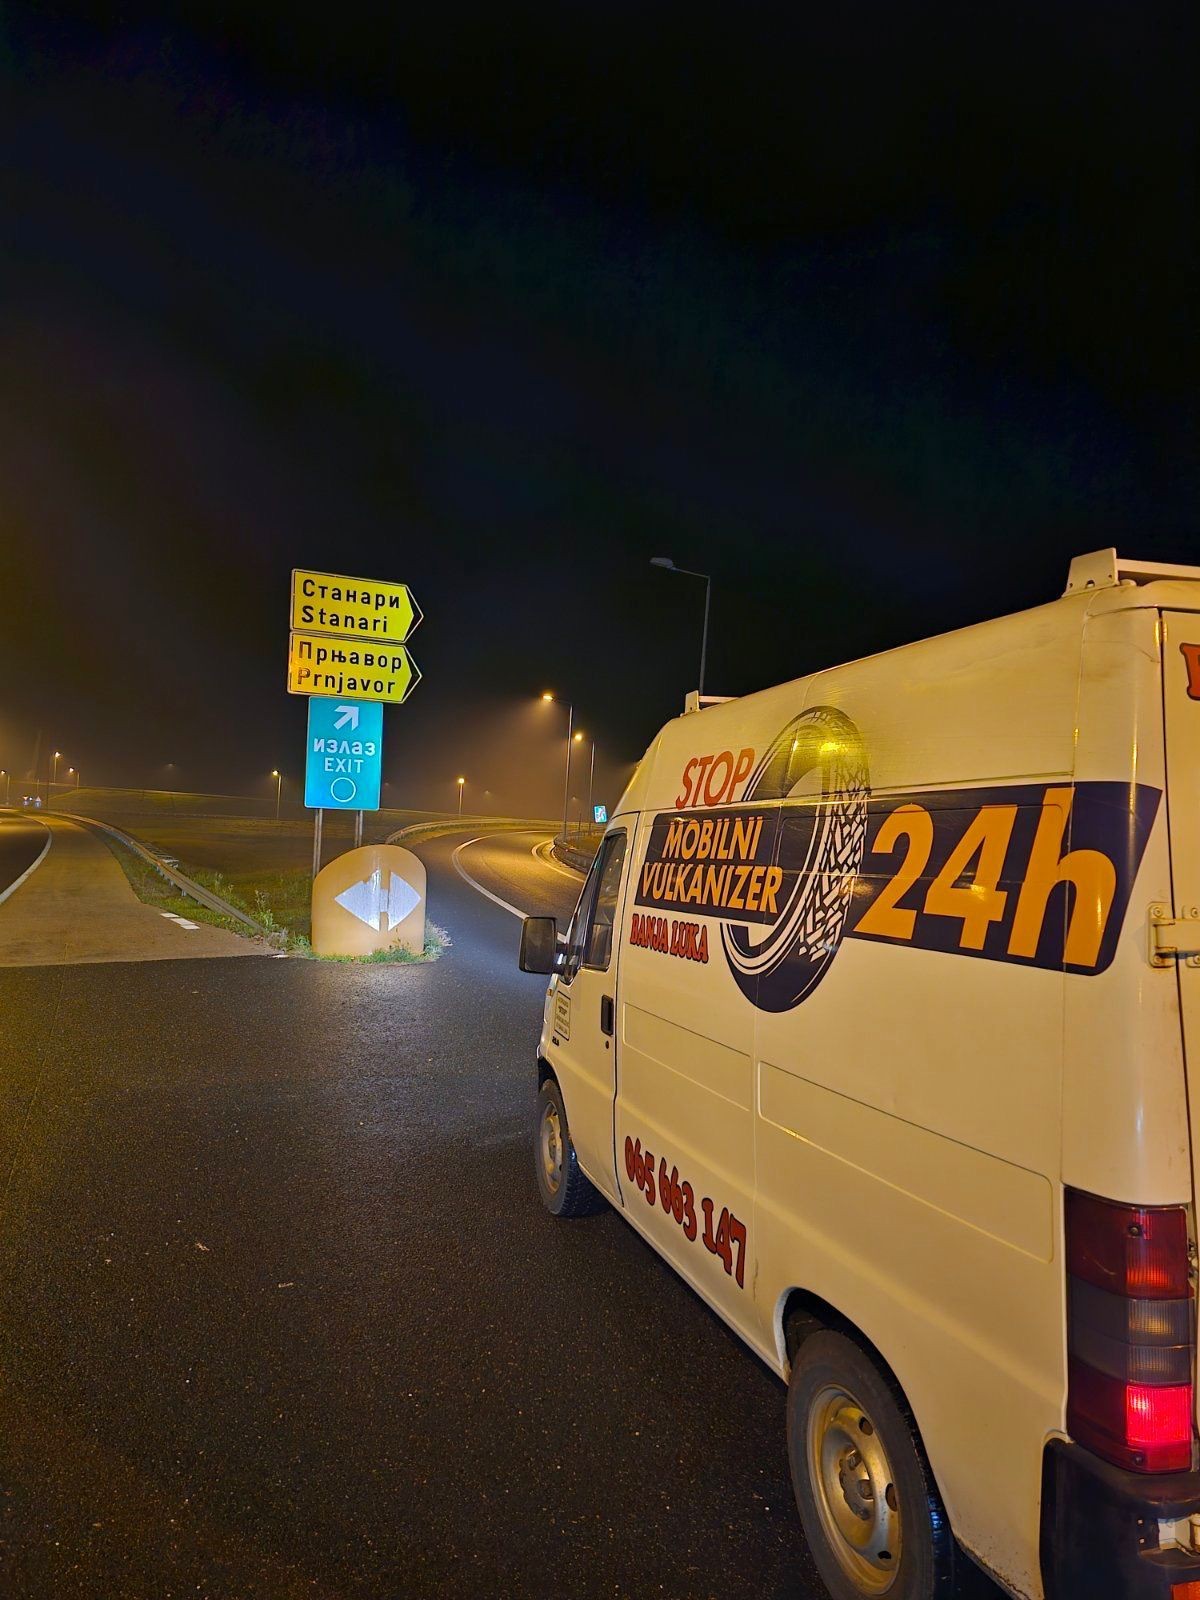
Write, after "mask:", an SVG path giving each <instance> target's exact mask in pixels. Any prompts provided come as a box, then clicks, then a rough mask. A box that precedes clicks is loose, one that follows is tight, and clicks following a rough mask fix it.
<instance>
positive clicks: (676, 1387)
mask: <svg viewBox="0 0 1200 1600" xmlns="http://www.w3.org/2000/svg"><path fill="white" fill-rule="evenodd" d="M460 842H461V839H460V838H454V839H446V840H441V841H438V842H435V843H433V844H430V845H427V846H422V847H421V853H422V855H423V856H424V857H425V860H426V862H427V864H428V866H429V884H430V889H429V894H430V908H431V913H432V915H433V916H434V917H435V918H436V919H437V920H438V921H439V922H442V923H443V924H444V925H445V926H447V927H448V929H449V930H450V933H451V936H452V938H453V941H454V943H453V946H452V948H451V949H450V950H449V951H448V952H447V953H446V954H445V955H444V956H443V957H442V959H441V960H440V961H438V962H436V963H433V964H430V965H427V966H419V967H409V968H404V967H389V966H359V967H353V966H339V965H326V964H322V963H316V962H307V961H251V960H227V959H211V960H200V961H179V962H175V961H158V962H142V963H129V964H110V965H104V966H59V967H54V968H35V967H25V968H9V969H5V970H0V1017H2V1018H3V1019H4V1026H3V1027H2V1028H0V1192H2V1193H3V1196H4V1199H3V1210H2V1214H0V1541H2V1543H0V1593H2V1594H4V1595H9V1594H12V1595H14V1596H20V1597H21V1600H51V1597H53V1600H73V1597H86V1600H97V1597H100V1596H103V1597H104V1600H124V1597H137V1600H171V1597H174V1596H185V1595H186V1596H206V1597H208V1600H251V1597H260V1596H261V1597H269V1600H292V1597H297V1600H298V1597H301V1596H303V1597H305V1600H349V1597H359V1596H368V1597H372V1600H375V1597H378V1600H397V1597H424V1596H437V1597H441V1596H446V1597H450V1596H454V1597H463V1600H467V1597H470V1600H479V1597H482V1596H503V1597H505V1600H522V1597H543V1596H545V1597H549V1596H571V1597H573V1600H576V1597H591V1596H597V1597H599V1596H614V1597H625V1596H631V1597H638V1600H642V1597H645V1596H668V1597H675V1600H706V1597H713V1600H742V1597H745V1600H751V1597H753V1600H793V1597H810V1596H811V1597H815V1596H818V1595H820V1594H822V1592H823V1591H822V1590H821V1589H820V1586H819V1584H818V1583H817V1580H816V1578H815V1575H814V1573H813V1569H812V1566H811V1563H810V1561H809V1559H808V1556H807V1553H806V1551H805V1548H804V1545H803V1542H802V1540H801V1537H800V1533H799V1529H798V1525H797V1521H796V1516H795V1511H794V1506H793V1503H792V1496H791V1489H790V1486H789V1482H788V1474H787V1461H786V1454H785V1449H784V1437H783V1408H784V1394H783V1390H782V1388H781V1386H780V1385H779V1383H778V1381H777V1380H776V1379H775V1378H774V1377H773V1376H772V1375H771V1374H770V1373H769V1372H767V1370H766V1369H765V1368H764V1367H762V1366H761V1365H760V1363H759V1362H758V1361H757V1360H756V1359H755V1358H754V1357H753V1356H752V1355H750V1354H749V1353H748V1352H747V1351H746V1350H745V1349H744V1348H743V1347H742V1346H741V1345H740V1344H739V1343H738V1342H737V1341H736V1340H735V1339H734V1338H733V1336H732V1335H731V1334H729V1333H728V1332H727V1331H726V1330H725V1328H724V1326H723V1325H722V1324H721V1323H720V1322H718V1320H717V1319H716V1318H715V1317H714V1316H712V1315H711V1313H709V1312H708V1311H707V1309H706V1308H705V1307H704V1306H703V1305H702V1304H701V1302H700V1301H699V1300H697V1299H696V1298H695V1296H694V1295H693V1294H692V1293H691V1291H690V1290H688V1289H687V1288H686V1287H685V1286H684V1285H683V1284H682V1283H681V1282H680V1281H679V1280H678V1278H676V1277H675V1276H674V1275H673V1274H672V1273H671V1272H670V1271H669V1269H668V1268H667V1267H666V1266H665V1265H664V1264H663V1263H662V1262H661V1261H660V1260H659V1258H658V1257H657V1256H655V1255H654V1254H653V1253H652V1252H651V1251H650V1250H649V1249H648V1247H646V1246H645V1245H644V1244H643V1243H642V1242H641V1240H640V1239H639V1238H638V1237H637V1235H635V1234H634V1233H633V1231H632V1230H631V1229H630V1228H628V1227H626V1225H625V1224H624V1222H623V1221H622V1220H621V1219H620V1218H619V1217H618V1216H617V1215H616V1214H615V1213H613V1212H607V1213H605V1214H603V1215H601V1216H598V1217H594V1218H590V1219H587V1220H583V1221H579V1222H571V1223H564V1222H556V1221H554V1220H553V1219H551V1218H550V1217H548V1216H547V1215H546V1214H545V1213H544V1212H543V1210H542V1208H541V1206H540V1204H539V1202H538V1199H537V1195H536V1191H535V1187H534V1180H533V1173H532V1156H531V1149H530V1145H531V1137H530V1134H531V1127H530V1122H531V1113H532V1107H533V1097H534V1077H533V1051H534V1046H535V1041H536V1035H537V1029H538V1019H539V1015H540V1009H541V1001H542V995H543V992H544V980H542V979H540V978H536V977H529V976H525V975H522V974H521V973H519V972H518V971H517V970H516V948H517V937H518V927H517V921H516V918H515V917H514V916H512V915H511V914H510V913H509V912H507V911H505V910H503V909H501V908H500V907H499V906H498V905H496V904H494V903H492V902H490V901H488V900H486V899H484V898H483V897H482V896H481V895H479V894H478V893H477V892H476V891H475V890H474V889H473V888H472V887H470V886H469V885H468V884H467V883H466V882H465V881H464V880H463V879H462V878H461V877H460V876H459V874H458V872H457V871H456V870H455V869H454V866H453V860H452V858H453V854H454V851H455V849H456V848H457V847H458V845H459V844H460ZM533 843H536V836H530V837H529V838H525V837H523V836H514V837H513V838H511V839H507V840H505V841H503V842H496V841H489V842H488V843H487V844H481V845H468V846H467V848H466V849H465V850H463V851H462V852H461V854H460V855H459V865H460V866H461V867H463V868H465V869H466V870H468V871H470V872H472V873H473V874H474V875H476V876H477V877H478V879H479V881H480V882H481V883H483V884H484V885H485V886H486V887H488V888H489V889H490V890H491V891H492V892H493V893H496V894H499V895H500V896H501V897H502V898H507V899H513V898H514V896H522V897H524V898H525V899H526V900H527V901H528V902H529V903H530V904H531V906H532V908H534V909H538V910H549V911H555V912H558V913H560V914H562V913H565V912H568V911H569V909H570V905H571V902H572V901H573V900H574V896H575V892H576V888H577V883H578V880H572V879H570V878H567V877H566V876H563V877H562V878H561V881H560V880H559V878H557V877H555V876H553V875H551V874H549V873H548V872H546V871H545V869H544V868H540V867H539V866H538V865H537V864H536V863H535V861H534V858H533V856H532V855H531V854H530V850H531V849H532V845H533ZM526 863H528V865H526ZM16 899H17V897H16V896H14V900H13V903H15V902H16Z"/></svg>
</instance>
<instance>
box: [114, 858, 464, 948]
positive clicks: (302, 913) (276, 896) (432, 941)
mask: <svg viewBox="0 0 1200 1600" xmlns="http://www.w3.org/2000/svg"><path fill="white" fill-rule="evenodd" d="M101 837H102V838H103V839H104V842H105V844H106V845H107V846H108V848H109V849H110V850H111V851H112V853H113V855H114V856H116V858H117V860H118V861H119V862H120V864H121V868H122V870H123V871H124V873H125V876H126V878H127V879H128V880H129V886H130V888H131V889H132V890H133V892H134V894H136V895H137V897H138V899H139V900H141V901H143V902H144V903H145V904H146V905H150V906H154V907H155V908H156V909H157V910H160V911H173V912H175V914H176V915H177V916H181V917H187V918H188V919H189V920H190V921H192V922H206V923H208V924H210V925H211V926H212V927H214V928H225V929H227V930H228V931H229V932H230V933H239V934H241V935H242V936H243V937H253V934H252V931H251V930H250V929H249V928H247V926H246V924H245V923H244V922H239V921H237V920H236V919H235V918H233V917H225V916H222V915H221V913H220V912H218V911H211V910H210V909H209V908H208V907H207V906H202V905H201V904H200V903H199V901H197V900H192V899H190V898H189V897H188V896H187V895H185V894H183V893H181V891H180V890H179V889H177V888H176V887H175V885H174V884H173V883H172V882H171V881H170V880H169V879H168V878H164V877H163V875H162V874H161V873H160V872H159V870H158V868H157V867H153V866H151V865H150V863H149V862H148V861H145V860H143V858H142V857H141V856H139V855H138V854H137V853H136V852H135V851H133V850H130V849H129V848H128V847H127V846H126V845H123V844H122V843H121V842H120V840H119V839H114V838H113V837H112V836H111V835H110V834H103V835H101ZM179 870H180V871H181V872H182V873H184V875H185V876H187V877H189V878H191V879H192V881H193V882H194V883H198V884H199V885H200V887H201V888H202V889H209V890H211V891H212V893H213V894H215V895H218V896H219V897H220V898H221V899H222V900H225V901H227V902H228V903H229V904H230V905H231V906H234V907H235V908H236V909H237V910H239V911H244V912H245V913H246V915H247V916H248V917H253V919H254V921H255V922H257V923H258V925H259V927H260V928H262V929H263V930H264V932H265V933H266V936H267V939H268V941H269V942H270V943H271V944H273V945H274V946H275V947H276V948H277V949H279V950H286V951H288V952H289V953H290V954H292V955H297V956H307V957H309V958H310V959H311V960H314V961H339V962H343V963H346V964H370V965H394V966H413V965H416V964H419V963H421V962H426V961H436V960H437V958H438V957H439V956H440V955H441V953H442V951H443V950H447V949H449V947H450V935H449V934H448V933H447V932H446V930H445V928H441V927H439V926H438V924H437V923H436V922H426V924H425V948H424V949H423V950H422V951H421V953H420V954H414V953H413V952H412V951H411V950H399V949H396V950H376V951H374V952H372V954H371V955H368V956H317V955H315V954H314V953H313V948H312V944H311V942H310V940H309V937H308V929H309V926H310V917H311V911H312V875H311V873H310V872H309V871H307V870H306V869H305V870H299V869H287V870H284V871H247V872H243V873H241V874H240V875H239V877H238V880H237V882H236V883H234V882H232V881H231V880H230V879H229V878H228V877H227V876H226V875H225V874H224V873H223V872H219V871H217V870H215V869H213V868H206V867H193V866H190V865H188V864H187V863H184V862H182V861H181V862H180V863H179Z"/></svg>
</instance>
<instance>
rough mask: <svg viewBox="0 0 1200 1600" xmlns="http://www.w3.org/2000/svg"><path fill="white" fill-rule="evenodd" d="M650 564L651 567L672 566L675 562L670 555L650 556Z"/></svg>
mask: <svg viewBox="0 0 1200 1600" xmlns="http://www.w3.org/2000/svg"><path fill="white" fill-rule="evenodd" d="M650 565H651V566H652V567H673V566H674V565H675V563H674V562H673V561H672V560H671V558H670V556H651V557H650Z"/></svg>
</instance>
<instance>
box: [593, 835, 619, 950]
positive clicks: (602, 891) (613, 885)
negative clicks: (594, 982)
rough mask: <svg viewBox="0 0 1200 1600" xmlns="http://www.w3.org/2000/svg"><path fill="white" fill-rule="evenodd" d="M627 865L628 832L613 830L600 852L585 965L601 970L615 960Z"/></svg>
mask: <svg viewBox="0 0 1200 1600" xmlns="http://www.w3.org/2000/svg"><path fill="white" fill-rule="evenodd" d="M624 865H625V835H624V834H623V833H611V834H609V836H608V838H607V839H606V840H605V841H604V845H603V848H602V850H601V853H600V862H599V878H598V880H597V884H596V898H595V900H594V901H593V903H592V909H591V914H590V916H589V917H588V921H587V936H586V938H585V940H584V948H583V965H584V966H585V967H594V968H595V969H596V970H598V971H600V972H603V971H604V970H605V968H606V967H607V966H608V964H609V962H610V960H611V959H612V948H613V928H614V926H615V924H616V920H617V901H618V899H619V897H620V893H621V870H622V868H623V867H624Z"/></svg>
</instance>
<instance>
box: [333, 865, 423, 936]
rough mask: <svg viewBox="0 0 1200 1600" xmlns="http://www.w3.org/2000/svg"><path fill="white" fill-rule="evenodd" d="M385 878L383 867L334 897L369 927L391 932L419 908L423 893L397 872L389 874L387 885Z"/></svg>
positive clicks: (343, 907)
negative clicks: (418, 891) (420, 893)
mask: <svg viewBox="0 0 1200 1600" xmlns="http://www.w3.org/2000/svg"><path fill="white" fill-rule="evenodd" d="M383 879H384V874H383V872H382V871H379V872H373V873H372V874H371V876H370V877H369V878H364V879H363V880H362V882H361V883H352V884H351V885H350V887H349V888H348V889H343V890H342V892H341V894H339V895H335V896H334V899H335V900H336V901H337V903H338V905H339V906H341V907H342V909H343V910H345V911H348V912H349V913H350V915H351V916H352V917H357V918H358V920H359V921H360V922H365V923H366V925H367V927H368V928H377V929H378V930H379V931H380V932H381V933H391V931H392V929H393V928H396V927H398V926H399V925H400V923H402V922H403V921H404V919H405V917H407V916H409V915H410V914H411V913H412V912H413V911H415V910H416V908H417V906H419V905H420V903H421V896H420V895H419V894H418V893H417V891H416V890H415V889H414V888H413V886H412V884H411V883H406V882H405V880H404V879H403V878H401V877H400V876H399V874H397V873H395V872H389V873H388V874H387V879H388V881H387V884H386V885H385V884H384V881H383Z"/></svg>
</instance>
